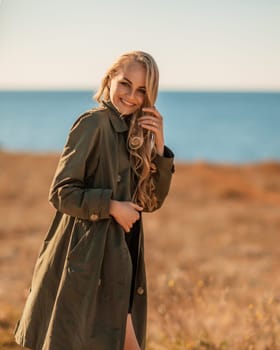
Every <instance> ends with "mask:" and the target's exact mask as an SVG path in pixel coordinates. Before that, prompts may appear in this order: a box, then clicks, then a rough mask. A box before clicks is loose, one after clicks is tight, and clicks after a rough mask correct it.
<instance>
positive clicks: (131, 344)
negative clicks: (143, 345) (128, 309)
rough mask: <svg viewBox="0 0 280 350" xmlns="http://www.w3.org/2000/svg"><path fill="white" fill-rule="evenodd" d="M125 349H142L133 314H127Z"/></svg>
mask: <svg viewBox="0 0 280 350" xmlns="http://www.w3.org/2000/svg"><path fill="white" fill-rule="evenodd" d="M124 350H140V346H139V344H138V341H137V339H136V335H135V332H134V328H133V323H132V319H131V314H127V319H126V332H125V342H124Z"/></svg>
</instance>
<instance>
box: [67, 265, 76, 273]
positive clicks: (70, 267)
mask: <svg viewBox="0 0 280 350" xmlns="http://www.w3.org/2000/svg"><path fill="white" fill-rule="evenodd" d="M67 270H68V272H69V273H71V272H74V271H75V270H74V269H73V267H72V266H68V269H67Z"/></svg>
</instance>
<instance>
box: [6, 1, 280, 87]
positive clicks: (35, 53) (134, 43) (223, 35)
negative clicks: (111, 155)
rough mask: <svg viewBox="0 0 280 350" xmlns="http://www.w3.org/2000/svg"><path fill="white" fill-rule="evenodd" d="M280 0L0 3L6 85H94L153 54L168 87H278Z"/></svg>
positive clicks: (279, 76)
mask: <svg viewBox="0 0 280 350" xmlns="http://www.w3.org/2000/svg"><path fill="white" fill-rule="evenodd" d="M279 22H280V1H278V0H266V1H264V0H232V1H229V0H173V1H163V0H161V1H160V0H141V1H138V2H135V1H132V0H131V1H128V0H118V1H116V0H106V1H95V0H81V1H77V0H75V1H74V0H48V1H47V0H46V1H42V0H2V1H1V3H0V89H21V88H22V89H25V88H27V89H33V88H35V89H37V88H38V89H51V88H54V89H72V88H74V89H83V88H85V89H92V88H95V87H96V86H98V84H99V82H100V80H101V78H102V76H103V74H104V72H105V70H106V69H107V68H108V66H109V65H110V64H111V63H112V61H113V60H114V59H115V58H116V57H118V56H119V55H120V54H121V53H123V52H124V51H127V50H133V49H141V50H144V51H148V52H150V53H151V54H152V55H153V56H154V57H155V59H156V61H157V62H158V65H159V68H160V86H161V88H162V89H195V90H248V89H249V90H280V68H279V65H280V64H279V62H280V24H279Z"/></svg>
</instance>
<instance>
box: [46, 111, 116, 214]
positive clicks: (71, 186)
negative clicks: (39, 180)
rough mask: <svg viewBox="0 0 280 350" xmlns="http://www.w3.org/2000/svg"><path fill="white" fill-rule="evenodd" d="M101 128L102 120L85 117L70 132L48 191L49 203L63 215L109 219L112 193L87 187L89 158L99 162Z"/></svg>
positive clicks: (109, 190)
mask: <svg viewBox="0 0 280 350" xmlns="http://www.w3.org/2000/svg"><path fill="white" fill-rule="evenodd" d="M101 129H102V123H101V119H100V118H98V117H94V116H89V115H86V114H84V115H82V116H81V117H80V118H78V119H77V121H76V122H75V123H74V125H73V126H72V128H71V130H70V133H69V135H68V138H67V141H66V144H65V146H64V149H63V151H62V154H61V156H60V159H59V162H58V166H57V169H56V172H55V175H54V178H53V181H52V184H51V187H50V190H49V201H50V202H51V203H52V205H53V206H54V207H55V208H56V209H57V210H58V211H60V212H62V213H65V214H68V215H71V216H74V217H78V218H81V219H86V220H93V221H95V220H98V219H105V218H109V217H110V215H109V205H110V199H111V195H112V190H111V189H109V188H108V189H104V188H89V187H87V186H86V170H87V161H88V159H89V157H90V161H91V162H94V163H95V166H96V165H97V163H98V157H99V152H100V146H99V144H100V135H101ZM91 168H92V164H91Z"/></svg>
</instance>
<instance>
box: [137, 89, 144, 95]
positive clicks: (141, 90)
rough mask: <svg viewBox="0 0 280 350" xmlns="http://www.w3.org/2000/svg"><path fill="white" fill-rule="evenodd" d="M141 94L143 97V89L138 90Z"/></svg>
mask: <svg viewBox="0 0 280 350" xmlns="http://www.w3.org/2000/svg"><path fill="white" fill-rule="evenodd" d="M138 91H139V92H140V93H141V94H143V95H145V93H146V90H144V89H140V90H138Z"/></svg>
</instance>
